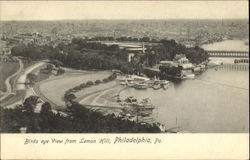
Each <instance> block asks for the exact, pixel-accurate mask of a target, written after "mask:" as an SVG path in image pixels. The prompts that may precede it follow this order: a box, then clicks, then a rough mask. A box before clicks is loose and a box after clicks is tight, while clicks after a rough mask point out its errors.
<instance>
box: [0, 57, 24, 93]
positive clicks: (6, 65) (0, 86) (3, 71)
mask: <svg viewBox="0 0 250 160" xmlns="http://www.w3.org/2000/svg"><path fill="white" fill-rule="evenodd" d="M18 68H19V63H18V62H2V61H0V90H2V91H4V92H5V91H6V86H5V84H4V81H5V80H6V79H7V78H8V77H9V76H11V75H12V74H14V73H15V72H16V71H17V70H18Z"/></svg>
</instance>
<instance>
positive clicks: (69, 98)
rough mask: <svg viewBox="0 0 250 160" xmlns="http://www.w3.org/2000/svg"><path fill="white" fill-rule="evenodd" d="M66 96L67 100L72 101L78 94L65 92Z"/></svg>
mask: <svg viewBox="0 0 250 160" xmlns="http://www.w3.org/2000/svg"><path fill="white" fill-rule="evenodd" d="M64 98H65V101H66V102H67V101H72V100H74V99H76V96H75V95H74V94H73V93H69V94H65V96H64Z"/></svg>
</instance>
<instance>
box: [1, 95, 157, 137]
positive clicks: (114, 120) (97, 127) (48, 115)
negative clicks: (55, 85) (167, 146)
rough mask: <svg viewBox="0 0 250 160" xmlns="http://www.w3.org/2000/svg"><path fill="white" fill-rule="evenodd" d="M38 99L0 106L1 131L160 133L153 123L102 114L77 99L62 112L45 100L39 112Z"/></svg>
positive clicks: (32, 97) (31, 98) (28, 99)
mask: <svg viewBox="0 0 250 160" xmlns="http://www.w3.org/2000/svg"><path fill="white" fill-rule="evenodd" d="M37 103H39V98H38V97H36V96H31V97H28V98H26V99H25V101H24V103H23V104H22V105H18V106H17V107H16V108H12V109H8V108H2V107H1V108H0V112H1V133H19V132H20V128H26V132H27V133H159V132H160V129H159V127H158V126H157V125H156V124H152V125H151V124H140V123H135V122H133V121H129V120H124V119H122V118H119V117H117V116H115V115H114V114H110V115H103V114H101V113H100V112H96V111H93V110H90V109H88V108H86V107H85V106H83V105H80V104H78V103H76V102H74V103H72V104H71V105H70V106H68V107H67V109H66V111H65V113H66V114H67V116H65V115H62V114H61V113H54V112H53V111H52V108H51V105H50V104H49V103H48V102H45V103H43V104H42V106H41V110H40V112H36V111H35V106H36V105H37Z"/></svg>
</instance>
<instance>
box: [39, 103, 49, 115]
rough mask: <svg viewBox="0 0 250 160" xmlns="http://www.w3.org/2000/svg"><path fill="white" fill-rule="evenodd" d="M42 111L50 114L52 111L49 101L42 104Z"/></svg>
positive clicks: (44, 113) (43, 113)
mask: <svg viewBox="0 0 250 160" xmlns="http://www.w3.org/2000/svg"><path fill="white" fill-rule="evenodd" d="M40 113H41V114H42V115H48V114H49V113H51V105H50V103H49V102H45V103H44V104H42V107H41V112H40Z"/></svg>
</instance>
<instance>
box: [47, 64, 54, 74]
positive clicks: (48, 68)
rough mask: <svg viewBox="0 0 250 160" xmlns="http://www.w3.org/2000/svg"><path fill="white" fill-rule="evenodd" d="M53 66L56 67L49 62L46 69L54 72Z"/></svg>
mask: <svg viewBox="0 0 250 160" xmlns="http://www.w3.org/2000/svg"><path fill="white" fill-rule="evenodd" d="M53 68H54V67H53V64H47V66H46V69H47V70H48V72H49V73H51V72H52V70H53Z"/></svg>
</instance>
